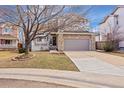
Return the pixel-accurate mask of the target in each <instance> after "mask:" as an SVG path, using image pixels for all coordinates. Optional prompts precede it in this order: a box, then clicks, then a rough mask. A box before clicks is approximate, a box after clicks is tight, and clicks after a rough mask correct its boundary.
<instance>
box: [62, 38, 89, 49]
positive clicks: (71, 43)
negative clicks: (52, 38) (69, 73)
mask: <svg viewBox="0 0 124 93" xmlns="http://www.w3.org/2000/svg"><path fill="white" fill-rule="evenodd" d="M64 50H66V51H87V50H89V40H83V39H80V40H75V39H70V40H66V39H65V40H64Z"/></svg>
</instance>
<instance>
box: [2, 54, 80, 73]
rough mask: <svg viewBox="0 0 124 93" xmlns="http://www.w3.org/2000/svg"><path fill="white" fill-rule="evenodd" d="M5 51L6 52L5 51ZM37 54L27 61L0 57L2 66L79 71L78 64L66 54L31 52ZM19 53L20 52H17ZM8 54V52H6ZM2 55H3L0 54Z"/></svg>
mask: <svg viewBox="0 0 124 93" xmlns="http://www.w3.org/2000/svg"><path fill="white" fill-rule="evenodd" d="M3 53H4V52H3ZM31 53H32V54H34V55H35V56H34V57H33V58H32V59H29V60H27V61H11V60H10V58H11V57H12V55H13V56H14V55H15V53H12V54H11V56H10V58H6V59H4V60H2V59H1V57H0V67H1V68H7V67H8V68H42V69H57V70H70V71H78V69H77V68H76V66H75V65H74V64H73V63H72V62H71V60H70V59H69V58H68V57H67V56H66V55H65V54H50V53H49V52H31ZM17 54H18V53H17ZM5 55H6V54H5ZM0 56H1V55H0Z"/></svg>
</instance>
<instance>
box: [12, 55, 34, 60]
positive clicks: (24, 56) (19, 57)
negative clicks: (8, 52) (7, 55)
mask: <svg viewBox="0 0 124 93" xmlns="http://www.w3.org/2000/svg"><path fill="white" fill-rule="evenodd" d="M33 57H34V55H33V54H27V55H25V54H22V55H19V56H16V57H13V58H12V59H11V61H25V60H28V59H31V58H33Z"/></svg>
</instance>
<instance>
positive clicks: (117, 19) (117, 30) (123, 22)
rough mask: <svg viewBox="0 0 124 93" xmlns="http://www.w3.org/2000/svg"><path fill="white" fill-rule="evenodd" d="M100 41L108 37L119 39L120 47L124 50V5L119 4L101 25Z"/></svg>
mask: <svg viewBox="0 0 124 93" xmlns="http://www.w3.org/2000/svg"><path fill="white" fill-rule="evenodd" d="M98 31H99V37H100V39H99V40H100V41H106V40H107V38H108V37H110V36H111V34H110V33H112V34H113V35H112V37H113V38H115V39H117V40H119V46H118V47H119V49H120V50H124V6H117V8H116V9H115V10H114V11H113V12H112V13H111V14H110V15H108V16H107V17H105V19H104V20H103V21H102V22H101V23H100V25H99V30H98Z"/></svg>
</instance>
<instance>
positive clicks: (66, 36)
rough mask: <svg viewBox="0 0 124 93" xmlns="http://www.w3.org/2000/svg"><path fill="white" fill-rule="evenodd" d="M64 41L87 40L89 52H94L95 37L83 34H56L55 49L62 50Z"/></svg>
mask: <svg viewBox="0 0 124 93" xmlns="http://www.w3.org/2000/svg"><path fill="white" fill-rule="evenodd" d="M64 39H89V41H90V45H89V50H95V36H94V35H85V34H82V35H80V34H58V38H57V47H58V50H59V51H63V50H64Z"/></svg>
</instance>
